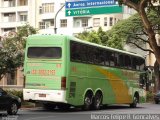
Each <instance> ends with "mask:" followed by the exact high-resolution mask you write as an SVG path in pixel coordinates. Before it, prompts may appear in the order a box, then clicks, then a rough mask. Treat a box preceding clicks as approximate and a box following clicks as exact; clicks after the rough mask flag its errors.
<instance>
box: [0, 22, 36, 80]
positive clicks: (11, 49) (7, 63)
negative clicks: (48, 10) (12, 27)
mask: <svg viewBox="0 0 160 120" xmlns="http://www.w3.org/2000/svg"><path fill="white" fill-rule="evenodd" d="M35 33H36V29H34V28H33V27H32V26H30V25H28V24H26V25H24V26H22V27H19V28H18V30H17V32H9V34H8V36H7V37H3V36H2V41H1V49H0V79H1V78H2V77H3V75H5V74H6V73H11V72H13V71H14V70H15V69H16V68H17V67H20V66H22V65H23V59H24V47H25V43H26V37H27V36H28V35H31V34H35Z"/></svg>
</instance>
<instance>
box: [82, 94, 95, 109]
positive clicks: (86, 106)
mask: <svg viewBox="0 0 160 120" xmlns="http://www.w3.org/2000/svg"><path fill="white" fill-rule="evenodd" d="M92 98H93V94H92V93H91V92H87V93H86V95H85V97H84V105H83V107H82V109H83V110H90V109H91V105H92Z"/></svg>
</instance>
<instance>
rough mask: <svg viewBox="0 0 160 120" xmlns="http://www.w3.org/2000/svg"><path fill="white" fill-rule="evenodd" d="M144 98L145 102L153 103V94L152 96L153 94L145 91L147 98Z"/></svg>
mask: <svg viewBox="0 0 160 120" xmlns="http://www.w3.org/2000/svg"><path fill="white" fill-rule="evenodd" d="M146 97H147V98H146V100H147V102H153V100H154V94H153V92H151V91H147V96H146Z"/></svg>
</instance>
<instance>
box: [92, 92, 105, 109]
mask: <svg viewBox="0 0 160 120" xmlns="http://www.w3.org/2000/svg"><path fill="white" fill-rule="evenodd" d="M102 100H103V95H102V92H100V91H99V92H97V93H96V95H95V97H94V101H93V109H95V110H99V109H100V108H101V106H102Z"/></svg>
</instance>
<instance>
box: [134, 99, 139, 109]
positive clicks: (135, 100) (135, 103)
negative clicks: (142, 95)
mask: <svg viewBox="0 0 160 120" xmlns="http://www.w3.org/2000/svg"><path fill="white" fill-rule="evenodd" d="M137 102H138V99H137V97H134V106H135V107H136V106H137Z"/></svg>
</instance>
